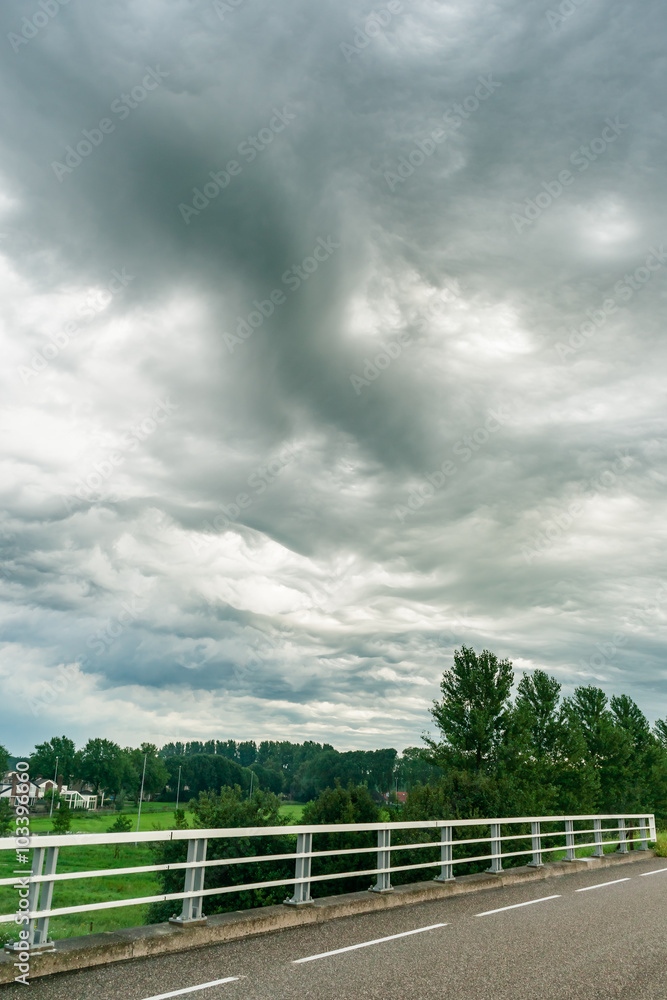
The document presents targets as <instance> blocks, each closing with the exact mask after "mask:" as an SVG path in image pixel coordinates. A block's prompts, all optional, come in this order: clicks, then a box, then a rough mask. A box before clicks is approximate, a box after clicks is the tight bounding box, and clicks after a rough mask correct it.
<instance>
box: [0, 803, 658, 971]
mask: <svg viewBox="0 0 667 1000" xmlns="http://www.w3.org/2000/svg"><path fill="white" fill-rule="evenodd" d="M575 823H576V824H581V823H585V824H586V826H584V827H583V828H581V826H580V825H579V826H578V827H577V828H575ZM528 824H530V831H531V832H530V834H529V835H528V834H526V833H525V832H524V833H507V832H506V830H505V828H507V827H517V826H519V825H522V826H526V825H528ZM545 824H548V825H549V826H550V827H553V826H562V829H561V830H558V831H556V832H554V831H553V830H549V831H545V830H544V828H543V827H544V825H545ZM475 827H482V828H484V829H483V830H482V831H481V835H480V836H478V837H466V838H463V839H459V840H456V839H454V837H453V833H454V830H457V831H463V830H466V831H467V832H469V833H474V832H475V830H474V828H475ZM470 828H473V829H472V830H471V829H470ZM408 830H415V831H429V830H430V831H433V834H434V836H436V837H437V839H434V840H432V839H428V840H425V841H419V842H417V843H408V844H404V843H400V844H396V843H394V844H392V840H391V838H392V833H393V832H394V831H408ZM364 831H375V832H377V846H374V847H349V848H341V849H338V850H327V851H314V850H313V837H314V836H317V835H318V834H327V833H336V834H345V833H360V832H364ZM487 831H488V832H487ZM635 833H637V834H638V842H639V845H638V849H639V850H647V849H648V843H649V841H655V839H656V831H655V817H654V816H653V815H652V814H648V813H645V814H643V815H628V814H625V815H619V814H613V815H590V816H527V817H525V816H524V817H520V816H519V817H517V816H512V817H505V818H495V819H467V820H462V819H457V820H452V819H446V820H424V821H420V822H399V823H340V824H334V825H314V826H276V827H251V828H247V827H243V828H232V829H213V830H203V829H202V830H199V829H188V830H154V831H151V832H150V833H101V834H95V833H93V834H60V835H55V834H49V835H46V836H33V837H32V838H31V839H30V843H29V847H28V848H27V849H29V850H31V851H32V868H31V874H30V875H29V876H27V877H24V878H17V876H14V877H13V878H3V879H0V885H2V886H8V885H14V886H16V887H17V889H18V897H17V907H16V909H15V910H14V912H12V913H5V914H2V915H0V924H3V923H13V922H15V921H16V922H17V923H18V921H19V919H20V920H22V921H23V923H22V924H21V926H22V927H24V928H25V929H27V930H28V940H27V942H26V941H25V940H24V942H23V944H22V948H23V949H24V950H25V946H26V943H27V944H28V946H29V947H30V949H31V950H32V951H33V952H37V951H45V950H52V949H53V947H54V945H53V942H52V941H50V940H49V937H48V929H49V920H50V919H51V918H52V917H59V916H65V915H67V914H74V913H92V912H94V911H96V910H106V909H111V908H114V907H123V906H136V905H139V904H142V903H162V902H167V901H172V900H173V901H181V906H182V909H181V914H180V916H178V917H174V918H172V921H171V922H172V923H175V924H178V925H180V926H188V925H192V924H200V923H205V922H206V917H205V916H204V900H205V899H206V898H207V897H209V896H220V895H223V894H226V893H232V892H243V891H248V890H251V889H268V888H273V887H276V886H290V887H292V893H293V895H292V896H291V897H290V898H289V899H286V900H285V903H286V904H287V905H291V906H309V905H312V903H313V900H312V898H311V894H310V887H311V885H312V884H313V883H315V882H326V881H329V880H341V879H345V878H353V877H354V878H358V877H359V876H360V875H364V876H365V875H369V876H371V878H375V879H376V882H375V884H374V885H372V886H371V887H370V891H371V892H381V893H386V892H391V891H392V885H391V876H392V873H395V872H405V871H413V870H414V871H416V870H419V869H425V868H437V869H439V871H438V873H437V874H436V875H435V877H434V878H435V881H437V882H450V881H454V880H455V876H454V868H455V866H456V865H457V864H469V863H471V862H482V861H489V862H490V865H489V868H488V869H487V871H489V872H492V873H499V872H501V871H502V865H503V861H504V860H509V859H510V858H516V857H520V856H526V855H528V856H529V857H530V861H529V862H528V864H529V865H531V866H533V867H541V866H542V865H543V864H544V861H543V858H544V856H546V855H551V854H554V853H557V852H562V851H563V850H564V851H565V852H566V858H565V860H567V861H574V860H575V858H576V851H577V850H581V849H582V848H591V847H592V848H593V849H594V850H593V856H594V857H601V856H602V854H603V852H604V845H605V844H606V845H613V844H616V845H617V851H618V852H620V853H622V854H625V853H626V852H627V851H628V849H629V843H630V846H632V847H633V848H634V835H635ZM286 834H287V835H291V836H295V837H296V850H295V851H293V852H291V853H289V854H267V855H262V856H257V855H249V856H246V857H232V858H224V859H215V860H207V858H206V851H207V845H208V841H209V840H214V839H228V840H234V839H238V838H248V839H252V838H253V837H262V838H267V837H272V836H276V837H281V838H284V837H285V835H286ZM582 837H587V838H589V839H588V840H584V842H581V838H582ZM590 838H592V839H590ZM407 839H408V840H411V839H414V838H411V837H408V838H407ZM527 839H529V840H530V847H529V848H525V847H522V846H521V845H520V844H519V845H518V846H519V849H518V850H506V849H503V848H504V847H505V848H506V847H510V848H516V847H517V842H518V841H524V842H525V841H526V840H527ZM161 841H162V842H164V841H172V842H174V841H187V843H188V849H187V859H186V860H185V861H182V862H172V863H170V864H158V865H140V866H136V867H131V868H127V867H126V868H103V869H97V870H94V871H74V872H62V873H58V872H57V870H56V868H57V863H58V851H59V849H60V848H61V847H68V848H72V847H90V846H94V845H122V844H136V843H158V842H161ZM546 841H548V843H545V842H546ZM554 841H555V843H554ZM472 844H481V845H484V844H487V845H489V847H488V848H487V849H486V850H485V851H484V850H483V849H482V852H481V853H479V854H477V855H475V856H474V857H470V856H468V854H467V849H468V848H469V847H470V845H472ZM461 847H465V848H466V853H461V852H458V853H459V854H460V856H458V857H457V848H461ZM424 848H439V852H440V857H439V859H438V860H437V861H427V862H423V863H417V864H408V865H401V864H400V863H399V864H397V865H396V864H392V861H393V860H394V858H393V857H392V855H396V854H398V860H399V861H400V852H401V851H406V850H411V851H412V850H422V849H424ZM21 849H22V851H25V850H26V848H25V847H23V846H22V848H21ZM10 850H11V851H14V850H16V840H15V838H13V837H4V838H0V851H10ZM363 854H369V855H375V866H374V867H369V868H366V869H363V870H361V871H359V870H354V871H345V872H335V873H333V874H326V875H312V874H311V863H312V860H313V858H331V857H335V856H345V855H363ZM289 860H292V861H293V862H294V877H293V878H287V879H274V880H267V881H264V882H253V883H244V884H240V885H228V886H216V887H214V888H205V882H204V879H205V873H206V871H207V869H209V868H214V867H220V866H225V865H238V864H243V863H248V862H252V863H256V862H262V861H289ZM164 871H172V872H173V871H182V872H183V873H184V886H183V891H182V892H171V893H162V894H159V895H155V896H141V897H138V898H133V899H110V900H106V901H104V902H101V903H86V904H83V905H78V906H64V907H53V906H52V902H53V890H54V886H55V885H56V884H58V883H59V882H64V881H69V880H73V879H84V880H87V879H94V878H105V877H109V876H114V875H135V874H136V875H139V874H144V873H146V872H164ZM17 914H18V915H19V916H17Z"/></svg>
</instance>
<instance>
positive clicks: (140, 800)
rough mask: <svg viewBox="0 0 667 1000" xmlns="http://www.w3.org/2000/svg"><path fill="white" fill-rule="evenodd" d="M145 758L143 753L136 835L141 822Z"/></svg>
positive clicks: (145, 755) (146, 755)
mask: <svg viewBox="0 0 667 1000" xmlns="http://www.w3.org/2000/svg"><path fill="white" fill-rule="evenodd" d="M147 757H148V754H147V753H145V754H144V771H143V774H142V775H141V791H140V792H139V815H138V816H137V833H139V823H140V821H141V803H142V801H143V798H144V778H145V777H146V758H147Z"/></svg>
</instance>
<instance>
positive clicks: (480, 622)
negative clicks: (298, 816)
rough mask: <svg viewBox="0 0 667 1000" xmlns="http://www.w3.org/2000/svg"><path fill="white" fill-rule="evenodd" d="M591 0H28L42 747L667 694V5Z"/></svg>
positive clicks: (9, 596)
mask: <svg viewBox="0 0 667 1000" xmlns="http://www.w3.org/2000/svg"><path fill="white" fill-rule="evenodd" d="M54 2H55V0H54ZM561 7H563V5H558V4H555V3H554V4H551V5H549V3H548V2H543V3H539V4H537V5H531V6H529V7H526V6H525V5H523V4H519V3H512V2H510V0H506V2H502V3H500V4H496V5H495V6H494V7H493V8H488V6H487V5H484V4H481V3H476V2H473V3H467V4H465V5H464V4H462V3H440V2H435V0H433V2H429V0H413V2H406V0H403V2H402V3H400V4H398V5H397V4H393V6H392V8H391V9H389V6H388V4H383V3H379V4H377V5H376V6H375V7H373V5H371V4H362V3H360V2H358V0H345V2H344V3H340V2H336V3H334V2H324V3H320V4H318V6H317V9H315V8H313V6H312V4H307V3H305V2H302V0H285V2H284V3H282V4H280V5H275V4H269V3H268V2H267V0H244V2H243V3H241V4H239V5H237V6H236V7H235V8H234V7H231V9H226V8H225V5H224V4H221V3H218V4H214V3H210V4H209V3H206V2H199V0H196V2H185V0H183V2H170V3H169V4H167V5H159V6H155V5H152V4H149V3H147V2H140V3H133V4H130V3H128V2H127V0H116V2H114V3H111V4H105V5H103V6H101V7H100V6H83V5H81V4H79V5H77V4H76V3H68V4H65V5H62V6H60V7H59V8H58V9H57V12H56V13H54V14H53V16H51V15H50V14H49V15H48V17H49V19H48V22H46V23H44V24H42V22H43V21H44V18H42V17H37V18H36V14H37V13H38V12H39V10H40V9H41V8H39V6H38V5H35V6H33V5H31V4H30V3H28V2H27V0H26V2H13V3H10V4H6V5H5V6H4V7H3V8H2V11H0V43H4V44H5V48H6V51H5V57H4V58H3V60H2V61H1V63H0V86H1V87H2V94H3V100H2V102H1V103H0V108H1V109H2V110H1V111H0V115H2V124H3V126H4V127H3V129H2V139H0V142H1V143H2V157H1V162H2V171H1V174H0V232H2V235H3V239H2V241H1V242H0V250H1V251H2V255H3V256H2V266H1V268H0V281H1V282H2V292H3V295H2V301H3V307H2V308H3V325H2V326H3V333H2V336H3V347H4V357H5V359H6V365H5V370H4V373H3V401H4V421H3V426H4V428H5V431H4V434H3V462H2V470H3V477H2V508H3V515H2V523H1V524H0V532H1V537H2V545H3V551H4V555H5V563H4V571H3V576H2V580H1V581H0V585H1V587H2V595H3V598H4V604H3V609H4V610H3V614H2V625H3V646H2V670H3V680H4V683H5V689H6V691H7V692H9V694H8V698H7V702H6V706H7V707H9V706H10V704H11V712H8V713H7V721H6V723H5V732H6V740H7V741H8V742H10V743H11V744H12V745H13V743H14V742H16V741H17V740H18V739H19V735H18V732H19V726H20V727H21V731H22V732H24V733H28V734H29V739H33V738H34V739H38V738H42V737H45V736H49V735H51V731H54V732H55V731H56V730H58V731H60V730H67V731H69V732H72V733H73V734H74V735H75V736H76V737H77V738H78V739H80V740H81V739H84V738H86V737H87V736H89V735H93V734H97V733H104V734H105V735H110V736H117V737H118V738H122V739H123V740H127V741H128V742H129V741H134V742H137V741H138V740H139V739H141V738H146V737H147V736H150V738H152V739H154V740H156V741H157V742H160V741H163V740H164V741H166V740H169V739H172V738H183V737H193V738H202V737H204V736H210V737H212V736H235V737H237V738H239V737H240V738H243V737H250V736H256V737H262V736H266V737H276V736H280V735H282V736H291V737H293V738H299V739H302V738H315V739H327V740H330V741H333V742H335V743H337V744H338V745H340V746H361V745H367V746H375V745H380V744H387V743H388V742H394V743H395V744H401V745H404V744H409V743H415V742H417V741H418V739H419V735H420V733H421V731H422V730H423V729H424V728H425V727H427V726H428V724H429V717H428V706H429V704H430V701H431V699H432V698H433V697H434V696H435V695H437V691H438V679H439V676H440V674H441V672H442V670H443V668H444V667H446V666H447V665H448V663H449V662H450V657H451V652H452V650H453V649H454V648H455V646H458V645H460V644H461V643H462V642H465V643H467V644H471V645H474V646H476V647H482V646H486V647H488V648H491V649H494V650H496V651H497V652H498V653H500V654H502V655H507V656H509V657H511V658H512V659H513V660H514V662H515V665H516V667H517V670H518V671H521V670H531V669H534V668H536V667H541V668H545V669H547V670H549V671H551V672H553V673H555V674H556V676H557V677H558V678H559V679H560V680H561V681H562V683H563V685H564V689H565V690H566V691H569V690H571V689H572V687H573V686H574V685H575V684H577V683H589V682H595V683H599V684H601V685H602V686H603V687H604V688H605V690H607V691H608V692H609V693H613V692H620V691H627V692H628V693H629V694H631V695H632V696H633V697H635V698H636V699H637V700H638V702H639V703H640V704H641V706H642V707H643V708H644V710H645V711H647V713H648V714H649V715H650V716H651V717H657V716H660V715H663V716H664V715H665V712H666V711H667V688H666V683H667V682H666V677H665V672H664V667H663V661H664V651H665V630H664V613H665V607H667V602H666V601H665V596H667V594H666V595H664V596H663V591H662V589H661V588H662V573H663V567H664V564H665V559H664V555H665V553H664V530H663V527H662V519H661V514H662V506H663V503H662V500H663V493H664V482H665V462H664V452H665V445H664V423H665V421H664V415H663V409H664V408H663V387H662V381H663V370H664V363H665V347H664V337H663V331H662V313H663V309H662V306H663V302H664V298H665V294H666V293H665V287H666V286H665V272H666V269H667V254H666V253H665V247H664V245H663V243H662V242H661V241H662V239H663V238H664V233H665V231H666V227H665V202H664V193H663V186H664V162H665V129H664V111H663V107H662V104H663V101H662V92H663V89H664V88H663V86H662V84H663V75H664V60H663V57H662V48H663V47H664V36H665V28H666V25H665V14H664V11H663V9H662V8H661V6H660V5H659V4H658V3H654V2H645V3H643V4H642V5H641V7H640V8H632V9H630V8H628V7H627V6H626V7H622V6H618V7H613V8H611V9H610V8H609V7H608V6H604V5H602V4H601V3H599V2H598V0H588V2H587V3H586V4H582V5H580V6H579V7H577V8H576V9H574V11H573V12H572V13H571V14H567V16H564V15H563V14H562V12H561ZM399 8H400V9H399ZM54 9H55V8H53V5H50V6H49V10H54ZM567 9H568V10H569V7H568V8H567ZM378 24H380V25H381V30H380V28H378V27H375V26H374V25H378ZM26 25H27V26H26ZM31 25H32V27H31ZM35 26H37V27H35ZM22 32H23V34H22ZM33 33H34V37H31V38H28V37H24V36H27V35H32V34H33ZM17 38H19V39H21V40H20V41H17V40H16V39H17ZM81 143H83V145H81ZM86 144H88V145H86ZM68 147H69V151H68ZM77 148H78V152H77ZM79 158H80V162H77V160H78V159H79ZM564 172H566V173H565V174H564ZM212 175H213V177H215V176H217V178H218V184H219V186H220V188H221V189H220V190H219V191H216V190H215V189H214V187H212V186H211V185H212V184H213V180H212ZM649 262H650V263H649ZM24 742H25V739H24Z"/></svg>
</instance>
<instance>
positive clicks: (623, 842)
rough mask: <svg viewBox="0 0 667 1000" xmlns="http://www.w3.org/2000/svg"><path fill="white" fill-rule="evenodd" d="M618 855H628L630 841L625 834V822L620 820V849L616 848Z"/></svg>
mask: <svg viewBox="0 0 667 1000" xmlns="http://www.w3.org/2000/svg"><path fill="white" fill-rule="evenodd" d="M616 853H617V854H627V853H628V840H627V836H626V833H625V820H624V819H619V821H618V847H617V848H616Z"/></svg>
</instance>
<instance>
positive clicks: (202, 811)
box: [148, 785, 296, 923]
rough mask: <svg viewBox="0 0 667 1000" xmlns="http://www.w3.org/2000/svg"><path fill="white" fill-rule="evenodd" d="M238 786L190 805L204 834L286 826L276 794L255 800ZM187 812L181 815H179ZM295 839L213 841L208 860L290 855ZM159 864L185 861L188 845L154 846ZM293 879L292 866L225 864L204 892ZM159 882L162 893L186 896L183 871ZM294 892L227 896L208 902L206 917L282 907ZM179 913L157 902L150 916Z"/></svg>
mask: <svg viewBox="0 0 667 1000" xmlns="http://www.w3.org/2000/svg"><path fill="white" fill-rule="evenodd" d="M244 795H245V793H244V792H242V791H241V788H240V786H239V785H235V787H234V788H228V787H223V788H222V789H221V790H220V794H219V795H218V794H216V793H215V792H201V793H200V795H199V798H198V799H193V800H192V802H190V805H189V809H190V811H191V812H192V813H193V814H194V826H195V828H199V829H207V830H211V829H223V828H232V827H233V828H237V827H261V826H286V823H287V821H286V820H285V819H283V818H282V817H281V816H280V815H279V812H278V811H279V809H280V799H279V798H278V796H277V795H274V794H273V793H272V792H263V791H259V790H258V791H256V792H254V793H253V796H252V798H251V799H249V798H247V797H244ZM179 812H182V810H179ZM184 820H185V816H184V815H183V817H182V819H181V818H179V817H178V816H177V818H176V829H181V828H182V827H181V825H180V824H181V823H183V822H184ZM295 840H296V838H295V837H294V836H289V835H287V834H286V835H285V836H277V837H261V836H260V837H234V838H233V839H215V840H209V842H208V851H207V860H208V861H217V860H222V859H224V858H240V857H254V856H257V857H259V856H262V855H267V854H290V853H293V852H294V849H295ZM152 852H153V855H154V857H155V863H156V864H170V863H173V862H177V861H185V860H186V858H187V841H161V842H159V843H157V844H155V845H154V846H153V847H152ZM293 877H294V862H293V861H257V862H253V861H249V862H248V863H247V864H239V865H220V866H216V867H214V868H207V869H206V874H205V876H204V887H205V888H206V889H213V888H217V887H223V886H225V887H226V886H233V885H243V884H247V883H251V882H268V881H271V880H272V879H276V880H277V879H288V878H293ZM157 878H158V880H159V882H160V885H161V889H162V891H163V892H182V891H183V882H184V875H183V870H180V871H175V872H168V871H167V872H158V873H157ZM286 889H287V891H286ZM289 890H290V887H289V886H287V887H285V886H275V887H271V888H267V889H250V890H247V891H239V892H230V893H224V894H221V895H220V896H209V897H207V898H206V905H205V912H206V913H207V914H213V913H226V912H228V911H229V910H247V909H250V908H252V907H256V906H271V905H273V904H275V903H282V902H283V901H284V899H285V897H286V896H287V895H291V892H290V891H289ZM175 905H176V907H177V908H178V910H180V906H179V905H178V903H176V904H174V902H173V901H172V902H168V903H154V904H152V905H151V907H150V909H149V912H148V923H157V922H159V921H162V920H167V919H168V918H169V917H171V916H172V915H173V914H174V908H175Z"/></svg>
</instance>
